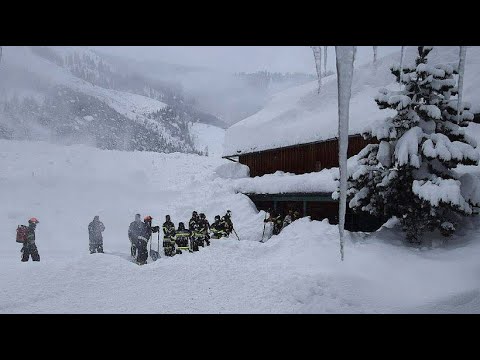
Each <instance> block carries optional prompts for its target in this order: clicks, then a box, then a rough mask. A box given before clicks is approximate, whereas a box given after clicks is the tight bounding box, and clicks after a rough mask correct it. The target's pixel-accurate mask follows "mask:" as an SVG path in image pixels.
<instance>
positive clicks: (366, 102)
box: [225, 46, 480, 155]
mask: <svg viewBox="0 0 480 360" xmlns="http://www.w3.org/2000/svg"><path fill="white" fill-rule="evenodd" d="M416 50H417V48H416V47H414V46H409V47H407V48H406V52H405V59H404V64H413V63H414V60H415V56H416ZM399 60H400V52H396V53H392V54H390V55H387V56H385V57H382V58H380V59H378V61H377V63H376V64H373V63H367V64H364V65H361V66H358V67H355V69H354V73H353V83H352V97H351V101H350V119H349V131H350V134H351V135H353V134H359V133H362V132H364V131H367V130H368V129H370V128H372V127H373V128H378V129H381V126H379V124H382V123H383V121H384V119H385V118H386V117H387V116H389V115H392V112H391V111H390V110H380V109H379V108H378V105H377V103H376V102H375V100H374V98H375V96H376V95H377V94H378V92H379V90H380V89H381V88H385V87H386V88H389V89H392V90H395V89H398V84H397V83H396V82H395V77H394V76H393V75H392V73H391V71H390V67H391V66H392V65H398V63H399ZM438 63H443V64H452V65H454V66H455V67H456V66H457V65H458V46H438V47H434V48H433V51H432V52H431V54H430V55H429V64H438ZM479 89H480V47H474V46H472V47H469V48H468V53H467V60H466V67H465V79H464V97H463V100H464V101H467V102H470V104H471V105H472V111H473V112H474V113H480V91H479ZM317 90H318V84H317V82H316V81H312V82H308V83H306V84H303V85H299V86H295V87H291V88H288V89H286V90H284V91H281V92H279V93H276V94H275V95H274V96H272V97H271V99H270V101H269V102H268V103H267V104H266V106H264V107H263V108H262V109H261V110H260V111H258V112H257V113H255V114H253V115H252V116H250V117H248V118H246V119H244V120H242V121H240V122H238V123H236V124H234V125H233V126H231V127H230V128H229V129H228V130H227V132H226V134H225V155H232V154H240V153H245V152H251V151H262V150H267V149H272V148H277V147H285V146H290V145H296V144H301V143H308V142H314V141H319V140H327V139H330V138H334V137H336V136H338V106H337V102H338V95H337V94H338V93H337V91H338V86H337V78H336V75H335V74H333V75H330V76H327V77H325V78H324V79H323V84H322V89H321V91H320V93H318V91H317ZM477 127H480V125H478V124H474V123H472V124H470V125H469V128H468V129H469V131H471V132H473V133H475V132H477V133H478V130H476V128H477ZM478 140H480V138H479V139H478Z"/></svg>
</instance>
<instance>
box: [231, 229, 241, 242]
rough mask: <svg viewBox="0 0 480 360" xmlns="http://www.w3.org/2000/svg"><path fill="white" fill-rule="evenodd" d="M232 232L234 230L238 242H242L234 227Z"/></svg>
mask: <svg viewBox="0 0 480 360" xmlns="http://www.w3.org/2000/svg"><path fill="white" fill-rule="evenodd" d="M232 230H233V232H234V233H235V236H236V237H237V239H238V241H240V238H239V237H238V235H237V232H236V231H235V229H234V228H233V226H232Z"/></svg>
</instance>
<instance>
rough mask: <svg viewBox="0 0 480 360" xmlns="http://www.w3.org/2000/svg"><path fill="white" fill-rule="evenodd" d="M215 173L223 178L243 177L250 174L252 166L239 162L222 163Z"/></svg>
mask: <svg viewBox="0 0 480 360" xmlns="http://www.w3.org/2000/svg"><path fill="white" fill-rule="evenodd" d="M215 173H216V174H217V175H218V176H220V177H221V178H223V179H242V178H248V177H249V176H250V168H249V167H248V166H246V165H243V164H240V163H238V162H229V163H227V164H223V165H220V166H219V167H218V168H216V169H215Z"/></svg>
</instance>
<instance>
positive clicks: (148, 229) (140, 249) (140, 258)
mask: <svg viewBox="0 0 480 360" xmlns="http://www.w3.org/2000/svg"><path fill="white" fill-rule="evenodd" d="M152 220H153V217H151V216H150V215H147V216H145V218H144V219H143V229H142V234H141V235H139V236H138V237H137V239H138V241H137V264H139V265H145V264H146V263H147V258H148V250H147V244H148V241H149V240H150V238H151V237H152V233H157V232H159V231H160V227H159V226H152Z"/></svg>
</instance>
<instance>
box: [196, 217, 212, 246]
mask: <svg viewBox="0 0 480 360" xmlns="http://www.w3.org/2000/svg"><path fill="white" fill-rule="evenodd" d="M198 225H199V230H200V233H201V234H202V235H203V240H204V241H205V242H206V243H207V246H210V234H209V230H210V223H209V222H208V220H207V217H206V216H205V214H204V213H201V214H200V219H199V221H198Z"/></svg>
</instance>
